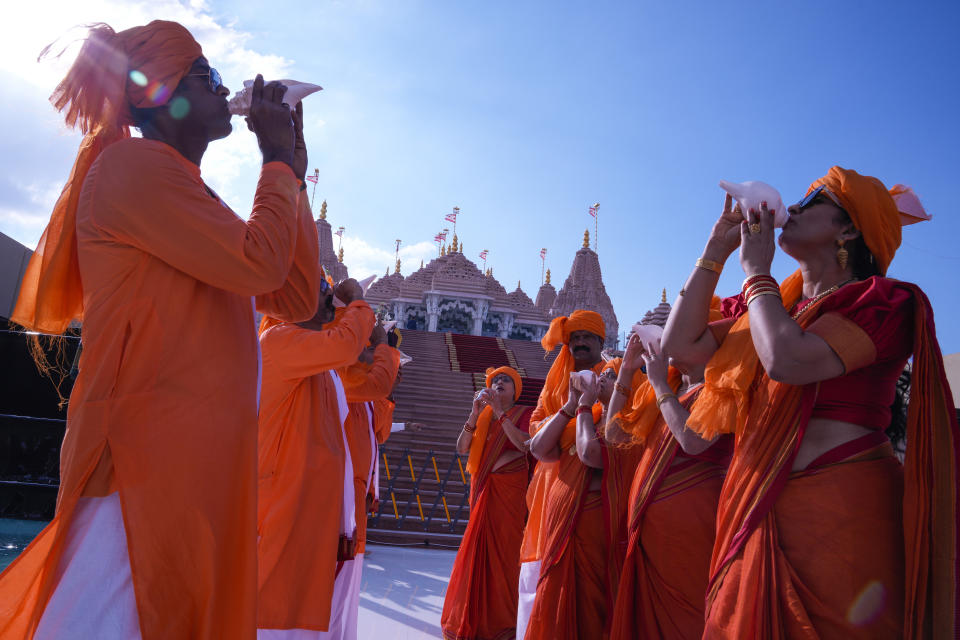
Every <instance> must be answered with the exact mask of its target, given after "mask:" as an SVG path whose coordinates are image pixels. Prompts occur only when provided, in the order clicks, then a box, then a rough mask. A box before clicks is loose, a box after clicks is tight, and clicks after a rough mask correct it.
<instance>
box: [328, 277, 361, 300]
mask: <svg viewBox="0 0 960 640" xmlns="http://www.w3.org/2000/svg"><path fill="white" fill-rule="evenodd" d="M333 295H335V296H337V298H339V299H340V302H342V303H343V304H350V303H351V302H355V301H356V300H363V288H362V287H361V286H360V283H359V282H357V281H356V280H354V279H353V278H347V279H346V280H344V281H343V282H341V283H340V284H338V285H337V288H336V289H334V291H333Z"/></svg>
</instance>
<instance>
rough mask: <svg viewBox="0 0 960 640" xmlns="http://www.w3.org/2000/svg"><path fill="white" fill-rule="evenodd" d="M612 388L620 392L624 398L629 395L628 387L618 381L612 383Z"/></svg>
mask: <svg viewBox="0 0 960 640" xmlns="http://www.w3.org/2000/svg"><path fill="white" fill-rule="evenodd" d="M613 390H614V391H619V392H620V393H622V394H623V397H624V398H629V397H630V388H629V387H626V386H624V385H622V384H620V383H619V382H614V383H613Z"/></svg>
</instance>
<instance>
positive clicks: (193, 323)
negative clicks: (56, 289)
mask: <svg viewBox="0 0 960 640" xmlns="http://www.w3.org/2000/svg"><path fill="white" fill-rule="evenodd" d="M299 203H300V209H299V215H298V210H297V206H298V181H297V179H296V178H295V177H294V175H293V172H292V171H291V170H290V168H289V167H287V166H286V165H284V164H281V163H278V162H277V163H269V164H267V165H265V166H264V167H263V170H262V172H261V176H260V182H259V184H258V187H257V192H256V197H255V200H254V210H253V215H252V216H251V217H250V220H249V221H243V220H241V219H240V218H238V217H237V216H236V215H235V214H234V213H233V212H231V211H230V210H229V209H228V208H227V207H226V206H225V205H223V204H222V203H221V202H219V201H218V200H217V199H216V198H214V197H213V196H212V195H211V193H210V192H209V191H208V189H207V188H206V186H205V185H204V183H203V181H202V179H201V177H200V169H199V168H198V167H197V166H196V165H194V164H192V163H191V162H189V161H188V160H186V159H185V158H183V157H182V156H181V155H179V154H178V153H177V152H176V151H175V150H174V149H173V148H172V147H169V146H167V145H165V144H163V143H161V142H156V141H151V140H144V139H128V140H123V141H120V142H116V143H115V144H113V145H111V146H110V147H108V148H107V149H106V150H105V151H104V152H103V153H102V155H101V156H100V157H99V158H98V160H97V161H96V162H95V163H94V164H93V166H92V168H91V169H90V172H89V173H88V174H87V177H86V180H85V182H84V186H83V189H82V192H81V195H80V202H79V207H78V210H77V220H76V226H77V234H78V250H79V261H80V272H81V275H82V279H83V295H84V301H83V309H84V319H83V354H82V356H81V359H80V374H79V376H78V378H77V382H76V385H75V386H74V388H73V393H72V395H71V399H70V408H69V412H68V417H67V431H66V435H65V437H64V442H63V447H62V450H61V484H60V492H59V494H58V498H57V514H56V516H55V517H54V519H53V520H52V521H51V523H50V524H49V525H48V526H47V527H46V528H45V529H44V530H43V531H42V532H40V534H39V535H38V536H37V537H36V539H34V541H33V542H32V543H31V544H30V546H29V547H27V549H26V550H24V552H23V553H22V554H21V555H20V556H19V557H18V558H17V559H16V560H15V561H14V562H13V563H12V564H11V565H10V566H9V568H8V569H7V570H6V571H5V572H4V573H3V575H2V576H0V638H4V639H5V640H6V639H8V638H29V637H30V636H31V635H32V633H33V630H34V629H35V627H36V624H37V622H38V621H39V618H40V616H41V615H42V613H43V610H44V607H45V606H46V603H47V601H48V599H49V597H50V594H51V593H52V590H53V588H54V586H55V585H54V580H53V578H54V573H55V569H56V567H57V566H58V562H59V559H60V554H61V553H62V551H63V543H64V540H65V536H66V534H67V532H68V531H69V529H70V525H71V522H72V518H73V514H74V509H75V507H76V504H77V500H78V499H79V498H80V497H81V496H103V495H106V494H108V493H111V492H113V491H117V492H119V498H120V502H121V504H122V508H123V524H124V529H125V532H126V536H127V547H128V551H129V555H130V565H131V567H132V571H133V584H134V590H135V593H136V598H137V611H138V615H139V620H140V629H141V633H142V636H143V638H144V639H145V640H150V639H154V638H223V637H232V638H253V637H254V629H255V624H254V611H255V609H256V575H257V573H256V572H257V568H256V533H255V531H256V529H255V523H256V483H255V480H256V475H255V474H256V451H257V440H256V438H257V436H256V433H257V431H256V420H257V367H258V365H257V362H258V348H257V341H256V329H255V326H254V315H253V310H254V305H253V303H252V300H251V299H252V297H254V296H255V297H256V304H257V307H258V308H259V309H261V310H262V311H265V312H268V313H272V314H275V315H277V316H280V317H283V318H287V319H290V320H304V319H306V318H309V317H311V316H312V314H313V312H314V311H315V309H316V304H317V298H318V296H319V280H318V277H317V270H316V262H317V253H318V250H317V235H316V230H315V229H314V228H312V223H313V221H312V218H311V215H310V211H309V207H308V204H307V199H306V198H300V199H299ZM271 292H272V293H271Z"/></svg>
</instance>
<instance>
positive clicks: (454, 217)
mask: <svg viewBox="0 0 960 640" xmlns="http://www.w3.org/2000/svg"><path fill="white" fill-rule="evenodd" d="M443 219H444V220H446V221H447V222H453V223H456V221H457V214H455V213H448V214H447V215H446V216H445V217H444V218H443Z"/></svg>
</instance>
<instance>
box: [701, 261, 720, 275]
mask: <svg viewBox="0 0 960 640" xmlns="http://www.w3.org/2000/svg"><path fill="white" fill-rule="evenodd" d="M694 264H696V266H697V267H699V268H701V269H706V270H707V271H713V272H714V273H715V274H717V275H720V274H721V273H723V265H722V264H720V263H719V262H714V261H713V260H707V259H706V258H697V261H696V263H694Z"/></svg>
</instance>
